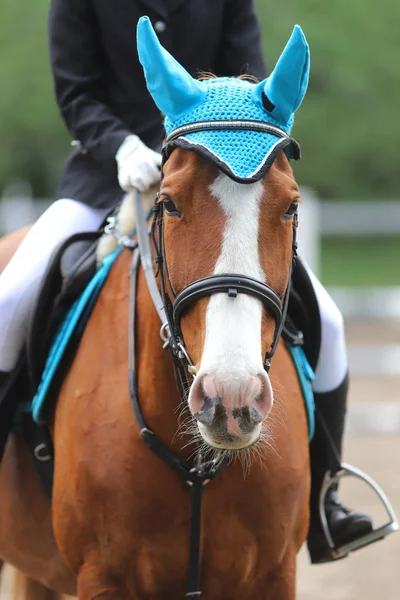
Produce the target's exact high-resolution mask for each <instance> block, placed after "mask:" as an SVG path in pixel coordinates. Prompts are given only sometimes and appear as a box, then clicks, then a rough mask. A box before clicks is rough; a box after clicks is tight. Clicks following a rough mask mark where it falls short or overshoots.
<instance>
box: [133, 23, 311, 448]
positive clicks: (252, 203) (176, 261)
mask: <svg viewBox="0 0 400 600" xmlns="http://www.w3.org/2000/svg"><path fill="white" fill-rule="evenodd" d="M138 51H139V58H140V61H141V63H142V65H143V68H144V72H145V76H146V81H147V85H148V89H149V91H150V93H151V94H152V97H153V99H154V100H155V102H156V104H157V105H158V107H159V108H160V110H161V111H162V112H163V113H164V114H165V115H166V119H165V127H166V132H167V138H166V143H165V146H164V151H163V152H164V166H163V179H162V184H161V189H160V194H159V198H158V207H159V213H160V214H161V217H159V223H161V222H162V227H161V230H160V235H159V238H158V239H159V247H161V249H162V251H161V254H162V262H163V267H162V268H161V270H162V274H163V277H162V281H163V285H164V286H165V298H166V301H167V303H170V304H171V314H172V316H173V318H172V321H173V322H172V323H170V326H171V327H172V328H173V329H174V333H175V340H178V343H179V345H180V346H181V348H182V350H184V355H185V356H186V358H187V360H188V361H189V362H190V363H191V366H190V371H191V373H192V374H193V375H194V381H193V383H192V385H191V387H190V392H189V395H188V404H189V409H190V412H191V413H192V415H193V417H194V418H195V420H196V423H197V426H198V429H199V432H200V434H201V436H202V438H203V439H204V441H205V442H206V443H207V444H208V445H210V446H212V447H215V448H220V449H221V448H222V449H231V450H238V449H242V448H246V447H249V446H251V445H252V444H254V443H255V442H256V441H257V440H258V439H259V438H260V435H261V431H262V423H263V421H264V420H265V419H266V418H267V417H268V414H269V413H270V411H271V408H272V405H273V392H272V386H271V382H270V378H269V374H268V369H269V364H270V360H271V358H272V355H273V353H274V351H275V348H276V344H277V341H278V339H279V337H280V333H281V326H282V318H283V317H284V312H285V299H287V296H288V285H289V280H290V272H291V265H292V260H293V248H294V245H295V238H294V236H295V225H296V223H297V221H296V208H297V203H298V201H299V190H298V187H297V184H296V182H295V179H294V176H293V173H292V170H291V167H290V165H289V161H288V159H289V158H298V157H299V147H298V145H297V144H296V142H295V141H294V140H293V139H292V138H291V137H290V135H289V134H290V129H291V126H292V123H293V113H294V112H295V110H296V109H297V108H298V106H299V105H300V103H301V101H302V99H303V97H304V94H305V91H306V88H307V82H308V72H309V52H308V46H307V43H306V41H305V38H304V35H303V33H302V31H301V29H300V28H299V27H298V26H296V27H295V29H294V31H293V34H292V36H291V38H290V40H289V42H288V44H287V46H286V48H285V50H284V52H283V53H282V55H281V57H280V59H279V61H278V63H277V65H276V67H275V69H274V71H273V73H272V74H271V75H270V77H268V79H266V80H265V81H262V82H259V83H254V82H251V81H248V80H245V79H243V78H238V79H237V78H226V77H223V78H218V77H217V78H210V79H207V80H202V81H198V80H195V79H193V78H192V77H191V76H190V75H189V74H188V73H187V72H186V71H185V69H183V67H182V66H181V65H180V64H179V63H178V62H177V61H176V60H175V59H174V58H173V57H172V56H171V55H170V54H169V53H168V52H167V51H166V50H165V49H164V48H162V46H161V45H160V43H159V41H158V39H157V37H156V35H155V33H154V31H153V29H152V27H151V24H150V21H149V19H148V18H147V17H143V18H142V19H141V20H140V21H139V24H138Z"/></svg>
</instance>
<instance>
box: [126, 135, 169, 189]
mask: <svg viewBox="0 0 400 600" xmlns="http://www.w3.org/2000/svg"><path fill="white" fill-rule="evenodd" d="M115 160H116V161H117V165H118V181H119V185H120V186H121V188H122V189H123V190H125V191H126V192H130V191H131V190H132V188H137V189H138V190H139V192H145V191H146V190H147V189H148V188H149V187H150V186H152V185H153V184H155V183H157V182H158V181H159V180H160V174H161V154H159V153H158V152H154V150H151V149H150V148H148V147H147V146H146V145H145V144H143V142H142V141H141V140H140V139H139V138H138V136H137V135H128V137H126V138H125V140H124V141H123V142H122V144H121V146H120V147H119V149H118V152H117V154H116V155H115Z"/></svg>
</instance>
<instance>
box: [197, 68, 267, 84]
mask: <svg viewBox="0 0 400 600" xmlns="http://www.w3.org/2000/svg"><path fill="white" fill-rule="evenodd" d="M217 78H218V75H216V74H215V73H211V72H210V71H199V72H198V74H197V79H198V80H199V81H208V80H209V79H217ZM235 79H241V80H243V81H250V82H251V83H259V82H260V80H259V79H258V77H256V76H255V75H250V73H241V74H240V75H237V76H236V77H235Z"/></svg>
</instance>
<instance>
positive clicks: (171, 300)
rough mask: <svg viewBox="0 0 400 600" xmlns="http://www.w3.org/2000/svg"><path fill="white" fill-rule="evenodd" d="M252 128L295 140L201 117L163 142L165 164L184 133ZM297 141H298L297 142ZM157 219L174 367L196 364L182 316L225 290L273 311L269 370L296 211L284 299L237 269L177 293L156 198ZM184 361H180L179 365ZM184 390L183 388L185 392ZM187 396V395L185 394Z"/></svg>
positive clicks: (283, 305)
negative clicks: (185, 338)
mask: <svg viewBox="0 0 400 600" xmlns="http://www.w3.org/2000/svg"><path fill="white" fill-rule="evenodd" d="M227 129H229V130H232V129H233V130H240V129H242V130H252V131H259V132H264V133H273V134H274V135H275V136H277V137H280V138H282V139H284V140H290V141H293V142H294V140H292V138H289V136H288V135H287V134H286V133H285V132H284V131H283V130H282V129H280V128H278V127H276V126H275V125H271V124H269V123H263V122H259V121H249V120H240V121H223V120H221V121H201V122H197V123H189V124H188V125H184V126H182V127H178V128H177V129H176V130H174V131H173V132H172V133H170V135H169V136H168V137H167V138H166V140H165V142H164V145H163V158H164V164H165V162H166V160H168V157H169V156H170V154H171V152H172V150H173V149H174V147H175V146H174V141H175V140H176V139H177V138H179V137H180V136H182V135H185V134H187V133H193V132H195V131H209V130H227ZM294 143H295V142H294ZM153 210H154V219H153V224H152V228H151V237H152V240H153V246H154V249H155V261H156V265H157V275H159V277H160V291H161V297H162V301H163V305H164V309H165V316H166V321H165V322H164V324H163V326H162V328H161V336H162V340H163V342H164V343H165V344H167V345H168V346H169V347H170V349H171V351H172V354H173V357H174V365H175V369H178V370H179V371H181V368H182V367H183V369H184V370H186V369H189V372H191V373H192V374H193V373H194V365H193V362H192V360H191V358H190V355H189V352H188V350H187V348H186V345H185V341H184V337H183V334H182V329H181V319H182V316H183V314H184V313H185V312H186V311H187V310H188V308H189V307H190V306H191V305H193V303H194V302H196V301H197V300H198V299H200V298H204V297H209V296H211V295H213V294H221V293H225V294H227V295H228V296H229V297H230V298H232V299H234V298H236V297H237V296H238V294H247V295H250V296H253V297H255V298H257V299H258V300H260V301H261V302H262V304H263V306H264V307H265V308H266V309H267V310H268V311H269V312H270V313H271V314H272V315H273V317H274V320H275V330H274V336H273V340H272V344H271V347H270V348H269V350H268V351H267V352H266V354H265V357H264V362H263V366H264V369H265V371H266V372H268V371H269V369H270V366H271V359H272V357H273V356H274V354H275V351H276V348H277V346H278V342H279V339H280V336H281V334H282V330H283V326H284V323H285V319H286V315H287V309H288V303H289V296H290V286H291V274H292V266H293V261H294V259H295V257H296V255H297V242H296V232H297V224H298V219H297V213H295V214H294V216H293V242H292V260H291V263H290V271H289V278H288V284H287V288H286V291H285V294H284V296H283V301H282V299H281V297H280V296H279V294H277V292H275V290H274V289H273V288H271V287H270V286H269V285H267V284H266V283H264V282H261V281H258V280H256V279H253V278H251V277H247V276H245V275H242V274H240V273H239V274H237V273H224V274H220V275H210V276H209V277H204V278H202V279H198V280H196V281H193V282H191V283H190V284H189V285H187V286H186V287H184V288H183V289H182V290H181V291H180V292H179V293H178V294H176V293H175V291H174V289H173V286H172V283H171V280H170V276H169V271H168V263H167V259H166V254H165V245H164V231H163V230H164V206H163V203H162V202H159V201H158V198H157V199H156V202H155V205H154V209H153ZM179 363H181V365H179ZM179 375H180V374H178V373H177V380H178V384H179V381H180V380H181V377H180V376H179ZM182 391H183V390H181V393H182ZM183 397H185V396H183Z"/></svg>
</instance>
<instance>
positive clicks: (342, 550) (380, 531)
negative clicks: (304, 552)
mask: <svg viewBox="0 0 400 600" xmlns="http://www.w3.org/2000/svg"><path fill="white" fill-rule="evenodd" d="M344 477H357V478H358V479H361V480H362V481H364V482H365V483H367V484H368V485H369V486H370V487H371V488H372V489H373V490H374V492H376V494H377V495H378V496H379V498H380V500H381V501H382V503H383V504H384V506H385V509H386V512H387V514H388V516H389V521H388V522H387V523H386V524H385V525H382V526H381V527H378V528H376V529H373V530H372V531H370V533H367V534H365V535H363V536H361V537H359V538H357V539H355V540H353V541H351V542H348V543H347V544H343V545H342V546H336V545H335V543H334V541H333V539H332V536H331V532H330V531H329V526H328V520H327V518H326V513H325V498H326V494H327V492H328V490H329V488H330V487H331V486H332V485H333V484H337V483H338V482H339V480H340V479H343V478H344ZM319 516H320V519H321V524H322V530H323V532H324V535H325V538H326V541H327V543H328V546H329V551H330V553H331V556H332V559H333V560H337V559H339V558H344V557H346V556H347V555H348V554H349V553H350V552H354V551H355V550H359V549H360V548H363V547H364V546H367V545H368V544H373V543H374V542H377V541H378V540H382V539H383V538H385V537H386V536H387V535H389V533H393V532H394V531H398V529H399V523H398V521H397V518H396V515H395V513H394V510H393V508H392V505H391V504H390V502H389V500H388V498H387V497H386V494H385V493H384V491H383V490H382V488H381V487H380V486H379V485H378V484H377V483H376V481H374V480H373V479H372V478H371V477H370V476H369V475H367V474H366V473H364V472H363V471H360V469H357V468H356V467H352V466H351V465H349V464H346V463H344V464H342V466H341V469H340V471H337V473H335V474H334V475H332V474H331V473H330V472H329V471H328V472H327V473H326V474H325V477H324V481H323V483H322V488H321V492H320V497H319Z"/></svg>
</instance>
